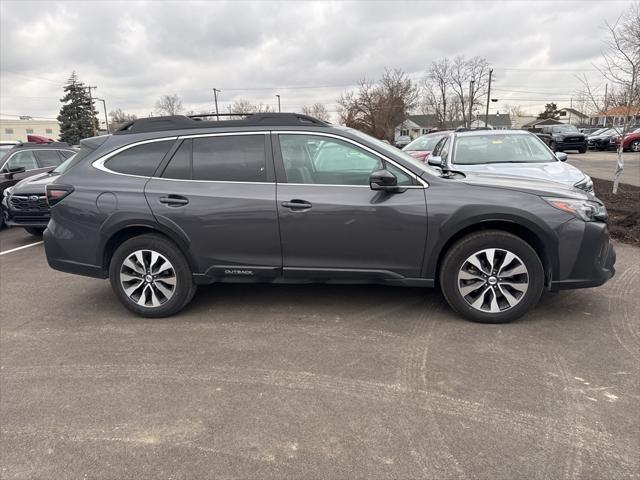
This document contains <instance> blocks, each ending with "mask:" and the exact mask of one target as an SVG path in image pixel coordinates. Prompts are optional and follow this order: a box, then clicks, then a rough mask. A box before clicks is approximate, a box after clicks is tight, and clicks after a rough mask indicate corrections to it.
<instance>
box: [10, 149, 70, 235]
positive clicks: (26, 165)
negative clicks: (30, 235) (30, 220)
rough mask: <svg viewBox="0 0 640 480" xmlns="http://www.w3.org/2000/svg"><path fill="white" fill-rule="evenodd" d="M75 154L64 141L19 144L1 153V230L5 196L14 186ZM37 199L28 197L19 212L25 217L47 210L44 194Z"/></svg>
mask: <svg viewBox="0 0 640 480" xmlns="http://www.w3.org/2000/svg"><path fill="white" fill-rule="evenodd" d="M75 153H76V151H75V150H74V149H73V148H72V147H71V146H70V145H69V144H67V143H65V142H52V143H47V144H41V143H31V142H25V143H18V144H17V145H16V146H14V147H13V148H11V149H10V150H7V151H5V152H3V155H2V157H1V158H0V199H2V202H3V207H2V215H0V227H2V226H4V223H5V218H6V215H7V211H6V209H5V207H6V204H7V196H8V195H9V193H10V192H11V189H12V187H13V186H14V185H15V184H16V183H18V182H19V181H20V180H22V179H24V178H27V177H31V176H33V175H37V174H42V173H47V172H49V171H51V170H53V169H54V168H56V167H58V166H59V165H60V164H61V163H62V162H64V161H65V160H66V159H67V158H69V157H71V156H72V155H74V154H75ZM37 196H38V198H37V199H31V200H30V199H29V197H27V198H26V203H24V204H22V203H21V205H22V207H24V209H21V210H22V212H21V213H24V215H25V216H32V215H38V213H37V212H38V211H39V210H40V209H45V210H48V208H47V205H46V199H45V195H44V191H42V192H40V193H39V194H38V195H37ZM21 213H20V214H19V216H20V215H21ZM27 227H29V225H27ZM34 233H35V232H34Z"/></svg>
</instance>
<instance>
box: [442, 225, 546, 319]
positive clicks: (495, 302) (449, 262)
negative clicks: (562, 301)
mask: <svg viewBox="0 0 640 480" xmlns="http://www.w3.org/2000/svg"><path fill="white" fill-rule="evenodd" d="M440 286H441V289H442V292H443V294H444V296H445V298H446V300H447V302H448V303H449V305H451V308H453V309H454V310H455V311H456V312H457V313H459V314H460V315H462V316H463V317H465V318H467V319H469V320H472V321H474V322H482V323H505V322H510V321H512V320H515V319H517V318H519V317H521V316H522V315H524V314H525V313H526V312H527V311H528V310H530V309H531V308H532V307H534V306H535V305H536V303H538V300H539V299H540V296H541V295H542V290H543V287H544V269H543V267H542V262H541V261H540V258H539V257H538V254H537V253H536V251H535V250H534V249H533V248H531V246H530V245H529V244H528V243H527V242H525V241H524V240H522V239H521V238H519V237H517V236H515V235H513V234H510V233H507V232H503V231H499V230H487V231H483V232H478V233H474V234H471V235H469V236H467V237H464V238H462V239H461V240H459V241H458V242H457V243H456V244H454V245H453V246H452V247H451V248H450V249H449V251H448V252H447V254H446V256H445V258H444V260H443V262H442V266H441V269H440Z"/></svg>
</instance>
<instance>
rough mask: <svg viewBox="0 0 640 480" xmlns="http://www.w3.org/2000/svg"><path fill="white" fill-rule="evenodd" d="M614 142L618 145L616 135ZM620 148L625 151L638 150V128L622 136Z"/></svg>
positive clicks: (639, 138) (639, 142) (639, 150)
mask: <svg viewBox="0 0 640 480" xmlns="http://www.w3.org/2000/svg"><path fill="white" fill-rule="evenodd" d="M615 142H616V145H620V137H616V139H615ZM622 149H623V150H624V151H625V152H640V128H636V129H635V130H633V131H632V132H631V133H627V134H626V135H625V136H624V139H623V140H622Z"/></svg>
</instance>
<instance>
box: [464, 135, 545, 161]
mask: <svg viewBox="0 0 640 480" xmlns="http://www.w3.org/2000/svg"><path fill="white" fill-rule="evenodd" d="M556 161H558V160H557V158H556V157H555V156H554V155H553V153H552V152H551V151H550V150H549V149H548V148H547V146H546V145H545V144H544V143H543V142H542V141H541V140H539V139H538V137H536V136H535V135H513V134H511V135H465V136H460V137H458V138H457V139H456V143H455V154H454V160H453V163H454V164H458V165H483V164H487V163H544V162H556Z"/></svg>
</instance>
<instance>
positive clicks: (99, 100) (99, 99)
mask: <svg viewBox="0 0 640 480" xmlns="http://www.w3.org/2000/svg"><path fill="white" fill-rule="evenodd" d="M94 100H97V101H98V102H102V106H103V107H104V125H105V127H106V128H107V135H109V134H110V133H111V130H110V129H109V117H107V102H106V101H105V99H104V98H94Z"/></svg>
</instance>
